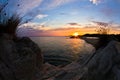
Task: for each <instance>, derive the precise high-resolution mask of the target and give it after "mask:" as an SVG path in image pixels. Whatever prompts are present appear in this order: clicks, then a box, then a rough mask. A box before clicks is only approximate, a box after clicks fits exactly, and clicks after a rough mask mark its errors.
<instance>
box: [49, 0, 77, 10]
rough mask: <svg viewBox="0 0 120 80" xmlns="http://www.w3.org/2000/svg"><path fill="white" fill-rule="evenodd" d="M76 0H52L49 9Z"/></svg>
mask: <svg viewBox="0 0 120 80" xmlns="http://www.w3.org/2000/svg"><path fill="white" fill-rule="evenodd" d="M73 1H76V0H51V2H50V3H49V4H47V8H48V9H52V8H56V7H58V6H61V5H64V4H66V3H70V2H73Z"/></svg>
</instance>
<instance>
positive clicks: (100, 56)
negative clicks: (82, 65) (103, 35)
mask: <svg viewBox="0 0 120 80" xmlns="http://www.w3.org/2000/svg"><path fill="white" fill-rule="evenodd" d="M118 57H120V42H117V41H111V42H110V43H109V44H108V45H107V46H106V47H105V48H104V49H102V50H101V51H98V52H97V53H95V54H94V56H93V57H92V58H91V60H90V61H89V62H88V64H87V67H88V68H87V69H88V70H87V71H86V73H85V74H84V78H83V80H120V77H119V75H120V67H119V66H120V58H118Z"/></svg>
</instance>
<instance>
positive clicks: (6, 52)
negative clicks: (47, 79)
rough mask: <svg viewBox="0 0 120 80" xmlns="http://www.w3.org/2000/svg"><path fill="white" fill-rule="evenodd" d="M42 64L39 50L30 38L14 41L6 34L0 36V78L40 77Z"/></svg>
mask: <svg viewBox="0 0 120 80" xmlns="http://www.w3.org/2000/svg"><path fill="white" fill-rule="evenodd" d="M42 65H43V57H42V54H41V50H40V49H39V47H38V46H37V45H36V44H35V43H34V42H33V41H32V40H30V39H29V38H27V37H26V38H20V39H18V40H16V41H14V40H13V39H12V38H9V35H8V34H5V35H2V36H1V37H0V80H37V78H39V79H40V77H41V74H40V73H41V72H40V71H41V69H42ZM36 75H39V77H37V76H36Z"/></svg>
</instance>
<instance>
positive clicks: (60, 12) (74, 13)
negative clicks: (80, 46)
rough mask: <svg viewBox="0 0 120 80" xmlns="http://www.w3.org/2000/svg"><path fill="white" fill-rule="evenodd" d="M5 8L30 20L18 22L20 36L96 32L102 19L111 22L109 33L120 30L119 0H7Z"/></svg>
mask: <svg viewBox="0 0 120 80" xmlns="http://www.w3.org/2000/svg"><path fill="white" fill-rule="evenodd" d="M6 2H7V0H0V5H2V4H4V3H6ZM5 11H7V12H8V13H18V14H19V15H20V16H21V17H23V21H25V22H27V23H24V24H21V25H20V26H19V28H18V35H20V36H68V35H71V34H73V33H74V32H78V33H79V34H81V35H82V34H86V33H95V29H96V28H97V27H98V25H99V24H100V23H101V24H103V25H104V24H108V25H109V27H110V28H111V32H110V33H115V34H116V33H119V32H120V0H8V5H7V6H6V8H5Z"/></svg>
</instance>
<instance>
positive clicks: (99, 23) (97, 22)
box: [92, 21, 110, 27]
mask: <svg viewBox="0 0 120 80" xmlns="http://www.w3.org/2000/svg"><path fill="white" fill-rule="evenodd" d="M92 22H93V23H94V24H96V25H97V26H105V27H107V26H109V25H110V23H106V22H99V21H92Z"/></svg>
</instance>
